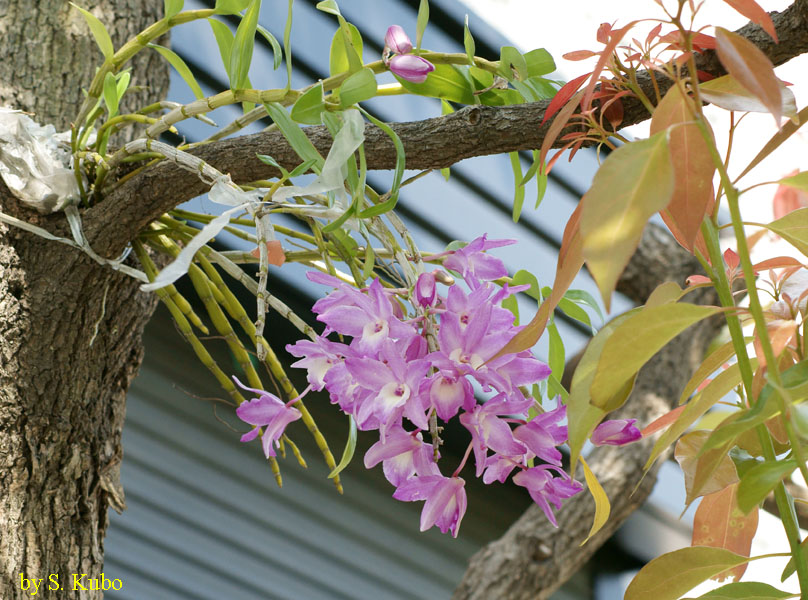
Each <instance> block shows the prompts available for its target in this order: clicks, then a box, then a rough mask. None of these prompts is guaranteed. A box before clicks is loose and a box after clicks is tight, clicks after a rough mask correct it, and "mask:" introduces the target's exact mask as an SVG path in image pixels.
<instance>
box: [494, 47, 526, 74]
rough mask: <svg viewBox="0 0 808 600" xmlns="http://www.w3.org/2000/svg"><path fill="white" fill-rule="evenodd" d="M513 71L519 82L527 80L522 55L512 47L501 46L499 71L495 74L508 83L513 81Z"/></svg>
mask: <svg viewBox="0 0 808 600" xmlns="http://www.w3.org/2000/svg"><path fill="white" fill-rule="evenodd" d="M514 71H516V77H517V79H519V80H520V81H524V80H525V79H527V78H528V73H527V61H526V60H525V57H524V56H522V53H521V52H519V50H517V49H516V48H514V47H513V46H503V47H502V48H501V49H500V51H499V69H498V70H497V73H499V74H500V75H502V76H503V77H504V78H505V79H507V80H508V81H511V80H513V77H514V75H513V74H514Z"/></svg>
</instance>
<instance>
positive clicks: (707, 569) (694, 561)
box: [624, 546, 750, 600]
mask: <svg viewBox="0 0 808 600" xmlns="http://www.w3.org/2000/svg"><path fill="white" fill-rule="evenodd" d="M749 560H750V559H749V558H747V557H745V556H740V555H738V554H735V553H734V552H730V551H729V550H724V549H723V548H709V547H707V546H691V547H690V548H682V549H681V550H675V551H674V552H669V553H667V554H663V555H662V556H660V557H658V558H655V559H654V560H652V561H651V562H649V563H648V564H647V565H645V566H644V567H643V568H642V569H640V572H639V573H637V575H636V576H635V577H634V580H633V581H632V582H631V583H630V584H629V586H628V589H627V590H626V595H625V597H624V600H648V598H653V600H677V599H678V598H679V597H681V596H682V594H685V593H686V592H687V591H688V590H691V589H693V588H694V587H695V586H697V585H698V584H700V583H701V582H703V581H706V580H707V579H709V578H710V577H712V576H714V575H718V574H719V573H722V572H724V571H726V570H727V569H731V568H732V567H735V566H737V565H742V564H744V563H747V562H749Z"/></svg>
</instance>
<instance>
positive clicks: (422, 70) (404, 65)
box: [390, 54, 435, 83]
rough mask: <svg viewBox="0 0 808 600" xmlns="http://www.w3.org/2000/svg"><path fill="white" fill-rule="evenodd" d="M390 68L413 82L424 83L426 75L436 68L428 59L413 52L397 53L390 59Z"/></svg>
mask: <svg viewBox="0 0 808 600" xmlns="http://www.w3.org/2000/svg"><path fill="white" fill-rule="evenodd" d="M390 70H391V71H392V72H393V73H395V74H396V75H398V76H399V77H401V78H402V79H406V80H407V81H409V82H412V83H423V82H424V81H426V76H427V75H429V74H430V73H431V72H432V71H434V70H435V65H433V64H432V63H431V62H429V61H428V60H425V59H423V58H421V57H420V56H414V55H412V54H397V55H396V56H394V57H393V58H391V59H390Z"/></svg>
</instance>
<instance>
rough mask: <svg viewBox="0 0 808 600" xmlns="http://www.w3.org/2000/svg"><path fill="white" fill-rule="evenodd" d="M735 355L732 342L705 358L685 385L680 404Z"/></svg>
mask: <svg viewBox="0 0 808 600" xmlns="http://www.w3.org/2000/svg"><path fill="white" fill-rule="evenodd" d="M749 341H751V340H749ZM734 355H735V346H733V343H732V342H727V343H726V344H724V345H723V346H721V347H720V348H718V349H717V350H715V351H714V352H713V353H711V354H710V356H708V357H707V358H705V359H704V361H703V362H702V363H701V365H700V366H699V368H698V369H696V372H695V373H693V376H692V377H691V378H690V381H688V382H687V385H685V389H684V390H682V395H681V396H679V404H684V402H685V401H686V400H687V399H688V398H690V394H692V393H693V392H694V391H696V388H697V387H699V385H701V382H702V381H704V380H705V379H707V377H709V376H710V374H711V373H714V372H715V371H717V370H718V369H719V367H721V365H723V364H724V363H725V362H727V361H728V360H729V359H730V358H732V357H733V356H734Z"/></svg>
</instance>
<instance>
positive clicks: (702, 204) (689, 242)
mask: <svg viewBox="0 0 808 600" xmlns="http://www.w3.org/2000/svg"><path fill="white" fill-rule="evenodd" d="M694 113H695V105H694V104H693V100H691V99H690V97H689V96H687V95H686V94H685V93H684V92H683V91H682V90H681V88H680V87H679V86H673V87H671V89H670V90H669V91H668V93H667V94H665V97H664V98H663V99H662V101H661V102H660V103H659V106H657V108H656V110H655V111H654V116H653V118H652V119H651V134H652V135H653V134H654V133H657V132H659V131H663V130H665V129H669V139H668V145H669V147H670V154H671V163H672V164H673V170H674V173H675V182H674V191H673V195H672V196H671V201H670V202H669V203H668V206H667V207H666V208H665V210H664V211H662V213H661V215H662V220H663V221H665V224H666V225H668V228H669V229H670V230H671V233H673V236H674V237H675V238H676V240H677V241H678V242H679V243H680V244H681V245H682V246H684V247H685V248H686V249H687V250H688V251H689V252H693V248H694V246H695V243H696V238H697V236H698V235H699V228H700V227H701V222H702V221H703V220H704V216H705V215H706V214H708V213H709V212H711V211H712V207H713V201H714V198H713V174H714V173H715V165H714V163H713V160H712V157H711V155H710V149H709V147H708V146H707V143H706V142H705V141H704V137H703V136H702V135H701V131H699V128H698V126H696V124H695V123H693V116H694Z"/></svg>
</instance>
